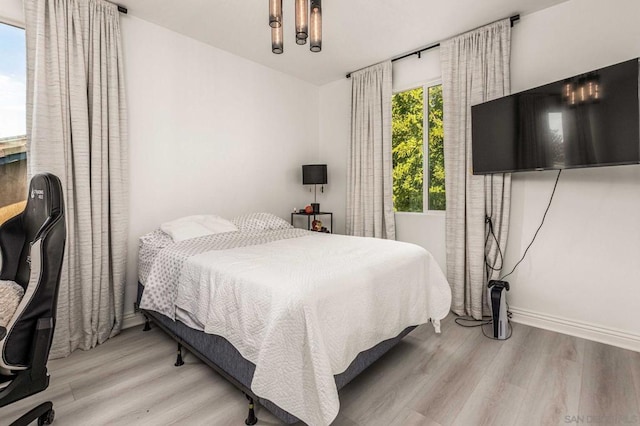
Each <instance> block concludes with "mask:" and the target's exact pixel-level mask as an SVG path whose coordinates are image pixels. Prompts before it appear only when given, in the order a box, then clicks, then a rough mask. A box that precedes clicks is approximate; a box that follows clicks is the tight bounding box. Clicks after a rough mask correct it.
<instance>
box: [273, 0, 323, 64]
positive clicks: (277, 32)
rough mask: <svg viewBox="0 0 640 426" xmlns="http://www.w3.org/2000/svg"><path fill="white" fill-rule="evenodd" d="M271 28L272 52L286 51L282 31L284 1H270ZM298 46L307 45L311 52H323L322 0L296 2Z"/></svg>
mask: <svg viewBox="0 0 640 426" xmlns="http://www.w3.org/2000/svg"><path fill="white" fill-rule="evenodd" d="M269 26H270V27H271V51H272V52H273V53H276V54H280V53H282V52H283V51H284V47H283V35H282V33H283V31H282V0H269ZM295 28H296V44H299V45H303V44H307V38H310V39H311V42H310V50H311V51H312V52H320V51H321V50H322V6H321V0H295Z"/></svg>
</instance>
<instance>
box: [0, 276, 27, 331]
mask: <svg viewBox="0 0 640 426" xmlns="http://www.w3.org/2000/svg"><path fill="white" fill-rule="evenodd" d="M23 296H24V289H23V288H22V286H21V285H20V284H17V283H15V282H13V281H4V280H0V326H2V327H5V328H6V327H7V325H9V321H11V318H13V314H14V313H15V312H16V309H18V305H19V304H20V301H21V300H22V297H23Z"/></svg>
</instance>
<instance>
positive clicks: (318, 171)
mask: <svg viewBox="0 0 640 426" xmlns="http://www.w3.org/2000/svg"><path fill="white" fill-rule="evenodd" d="M326 183H327V165H326V164H306V165H304V166H302V184H303V185H325V184H326Z"/></svg>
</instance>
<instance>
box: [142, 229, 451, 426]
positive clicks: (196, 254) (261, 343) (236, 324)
mask: <svg viewBox="0 0 640 426" xmlns="http://www.w3.org/2000/svg"><path fill="white" fill-rule="evenodd" d="M234 222H235V223H236V224H238V225H239V226H238V229H237V230H227V231H225V232H218V233H212V234H207V235H201V236H196V237H194V238H186V239H183V240H178V241H174V240H173V239H172V238H171V237H170V236H169V235H167V233H165V232H163V231H161V230H156V231H154V232H152V233H150V234H147V235H145V236H143V237H142V238H141V245H140V251H139V281H140V285H139V306H140V308H141V309H142V310H143V312H144V313H145V315H147V316H148V317H149V318H151V319H152V320H153V321H154V322H155V323H156V324H158V325H159V326H160V327H161V328H162V329H163V330H165V331H166V332H167V333H169V334H170V335H171V336H172V337H174V338H175V339H176V340H178V342H179V343H180V344H183V345H185V346H187V347H188V348H189V349H190V350H191V351H193V352H194V354H196V355H197V356H198V357H199V358H201V359H202V360H203V361H205V362H206V363H207V364H209V365H210V366H211V367H213V368H215V369H216V370H217V371H218V372H220V373H221V374H223V375H224V377H226V378H227V379H228V380H230V381H231V382H232V383H233V384H235V385H236V386H237V387H239V388H240V389H241V390H243V391H244V392H245V393H246V394H247V396H248V397H251V398H255V399H256V400H257V402H259V403H260V404H261V405H262V406H264V407H265V408H267V409H268V410H270V411H271V412H273V414H274V415H276V416H277V417H278V418H280V419H281V420H282V421H283V422H285V423H295V422H297V421H303V422H305V423H307V424H310V425H328V424H330V423H331V422H332V421H333V420H334V419H335V417H336V415H337V414H338V410H339V400H338V390H339V389H340V388H342V387H343V386H344V385H346V384H347V383H348V382H349V381H351V380H352V379H353V378H354V377H356V376H357V375H358V374H359V373H360V372H362V371H363V370H364V369H365V368H366V367H367V366H369V365H370V364H372V363H373V362H374V361H375V360H377V359H378V358H379V357H380V356H382V355H383V354H384V353H385V352H387V351H388V350H389V349H390V348H391V347H393V346H394V345H395V344H396V343H398V342H399V341H400V340H401V339H402V338H403V337H404V336H405V335H406V334H408V333H409V332H410V331H411V330H412V329H413V328H414V327H415V326H417V325H420V324H423V323H426V322H428V321H432V322H433V323H434V326H435V327H436V331H439V321H440V319H442V318H444V317H445V316H446V315H447V314H448V312H449V308H450V303H451V292H450V289H449V285H448V283H447V281H446V279H445V277H444V275H443V274H442V271H441V269H440V268H439V267H438V265H437V263H436V262H435V261H434V259H433V257H432V256H431V255H430V254H429V253H428V252H427V251H426V250H424V249H422V248H420V247H418V246H415V245H412V244H406V243H399V242H395V241H388V240H379V239H373V238H358V237H348V236H341V235H332V234H324V233H315V232H310V231H304V230H300V229H293V228H291V226H290V225H289V224H288V223H286V222H284V221H282V223H281V222H277V221H276V223H277V225H271V226H269V225H265V221H262V222H260V221H259V223H257V224H256V222H255V221H253V222H251V221H249V222H250V224H249V225H247V222H246V221H245V222H243V221H242V220H237V221H234ZM266 222H268V221H266ZM247 421H248V422H249V423H250V422H251V419H248V420H247Z"/></svg>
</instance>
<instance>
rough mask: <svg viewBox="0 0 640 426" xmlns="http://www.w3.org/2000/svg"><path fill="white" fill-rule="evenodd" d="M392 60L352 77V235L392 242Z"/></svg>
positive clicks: (349, 227)
mask: <svg viewBox="0 0 640 426" xmlns="http://www.w3.org/2000/svg"><path fill="white" fill-rule="evenodd" d="M391 96H392V89H391V61H387V62H383V63H381V64H377V65H373V66H371V67H368V68H365V69H363V70H360V71H357V72H354V73H352V74H351V144H350V146H349V167H348V172H347V221H346V222H347V223H346V230H347V234H348V235H356V236H359V237H376V238H387V239H392V240H394V239H395V238H396V225H395V217H394V212H393V163H392V156H391Z"/></svg>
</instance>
